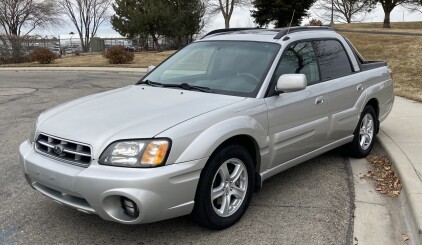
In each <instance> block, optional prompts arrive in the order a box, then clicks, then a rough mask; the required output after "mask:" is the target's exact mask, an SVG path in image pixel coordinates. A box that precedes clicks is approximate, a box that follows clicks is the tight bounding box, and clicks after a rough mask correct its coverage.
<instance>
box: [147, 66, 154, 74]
mask: <svg viewBox="0 0 422 245" xmlns="http://www.w3.org/2000/svg"><path fill="white" fill-rule="evenodd" d="M155 67H156V66H148V69H147V73H150V72H152V71H153V70H154V69H155Z"/></svg>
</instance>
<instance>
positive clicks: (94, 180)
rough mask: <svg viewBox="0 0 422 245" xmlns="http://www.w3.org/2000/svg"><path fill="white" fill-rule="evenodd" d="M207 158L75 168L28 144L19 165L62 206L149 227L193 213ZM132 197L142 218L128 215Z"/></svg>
mask: <svg viewBox="0 0 422 245" xmlns="http://www.w3.org/2000/svg"><path fill="white" fill-rule="evenodd" d="M207 160H208V159H206V158H204V159H200V160H195V161H191V162H185V163H179V164H172V165H168V166H164V167H159V168H151V169H131V168H120V167H111V166H103V165H99V164H98V162H97V161H95V160H93V161H92V163H91V165H90V166H89V167H88V168H82V167H77V166H73V165H70V164H67V163H63V162H60V161H57V160H54V159H51V158H48V157H45V156H43V155H40V154H38V153H36V152H35V151H34V149H33V147H32V145H31V144H30V143H29V142H28V141H26V142H24V143H22V144H21V146H20V148H19V162H20V165H21V166H22V168H23V170H24V172H25V177H26V180H27V181H28V183H29V184H30V185H31V186H32V187H33V188H34V189H36V190H38V191H40V192H41V193H43V194H44V195H46V196H48V197H50V198H52V199H53V200H55V201H56V202H58V203H61V204H65V205H68V206H71V207H74V208H76V209H78V210H79V211H82V212H85V213H96V214H98V215H99V216H100V217H101V218H103V219H105V220H110V221H116V222H120V223H124V224H139V223H150V222H155V221H159V220H164V219H169V218H173V217H177V216H182V215H186V214H189V213H191V212H192V209H193V206H194V198H195V192H196V188H197V185H198V181H199V177H200V174H201V170H202V168H203V167H204V166H205V163H206V161H207ZM121 197H125V198H129V199H131V200H132V201H133V202H135V203H136V205H137V206H138V208H139V216H137V217H133V216H130V215H127V214H126V213H125V212H124V210H123V208H122V206H121V203H120V200H121Z"/></svg>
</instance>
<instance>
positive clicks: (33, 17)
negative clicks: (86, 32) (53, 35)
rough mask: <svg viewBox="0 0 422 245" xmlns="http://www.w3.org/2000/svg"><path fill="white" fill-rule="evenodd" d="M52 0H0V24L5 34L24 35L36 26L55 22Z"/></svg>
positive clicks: (55, 9)
mask: <svg viewBox="0 0 422 245" xmlns="http://www.w3.org/2000/svg"><path fill="white" fill-rule="evenodd" d="M57 16H58V11H57V7H56V4H55V2H54V1H52V0H38V1H37V0H0V26H1V27H3V29H4V31H5V33H6V35H13V36H18V37H20V36H22V35H23V36H25V35H28V34H29V33H31V32H32V31H33V30H34V29H35V28H37V27H45V26H47V25H49V24H51V23H54V22H57V20H58V18H57Z"/></svg>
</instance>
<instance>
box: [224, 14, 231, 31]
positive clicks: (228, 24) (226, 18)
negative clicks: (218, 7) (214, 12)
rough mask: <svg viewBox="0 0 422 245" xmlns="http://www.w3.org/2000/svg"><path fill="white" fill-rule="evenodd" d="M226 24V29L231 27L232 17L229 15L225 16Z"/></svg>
mask: <svg viewBox="0 0 422 245" xmlns="http://www.w3.org/2000/svg"><path fill="white" fill-rule="evenodd" d="M224 25H225V28H226V29H229V28H230V18H229V17H228V16H224Z"/></svg>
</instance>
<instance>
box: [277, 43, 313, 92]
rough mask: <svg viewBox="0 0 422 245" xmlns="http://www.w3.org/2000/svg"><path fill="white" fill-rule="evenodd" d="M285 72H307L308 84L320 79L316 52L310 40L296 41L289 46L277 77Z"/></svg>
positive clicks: (282, 58)
mask: <svg viewBox="0 0 422 245" xmlns="http://www.w3.org/2000/svg"><path fill="white" fill-rule="evenodd" d="M284 74H305V75H306V79H307V80H308V86H309V85H312V84H315V83H317V82H318V81H319V80H320V79H319V72H318V65H317V62H316V56H315V52H314V49H313V47H312V44H311V43H310V42H300V43H294V44H292V45H290V46H289V47H288V48H287V50H286V51H285V52H284V54H283V56H282V57H281V62H280V64H279V66H278V68H277V71H276V79H278V78H279V77H280V76H281V75H284Z"/></svg>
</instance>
